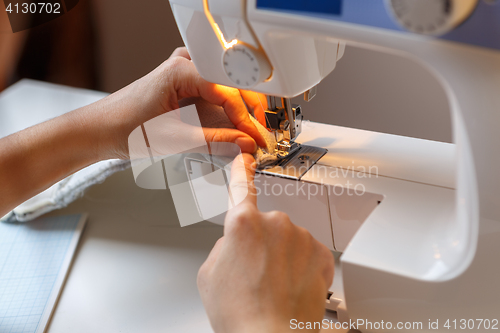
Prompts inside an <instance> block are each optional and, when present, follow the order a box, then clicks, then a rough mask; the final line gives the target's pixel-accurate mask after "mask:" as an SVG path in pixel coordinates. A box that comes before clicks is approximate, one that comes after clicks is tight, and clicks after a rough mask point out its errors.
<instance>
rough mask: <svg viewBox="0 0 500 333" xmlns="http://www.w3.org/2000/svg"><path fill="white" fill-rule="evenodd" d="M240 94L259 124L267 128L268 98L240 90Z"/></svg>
mask: <svg viewBox="0 0 500 333" xmlns="http://www.w3.org/2000/svg"><path fill="white" fill-rule="evenodd" d="M240 94H241V97H243V100H244V101H245V103H246V105H247V106H248V107H249V108H251V109H252V110H253V114H254V115H255V118H257V120H258V121H259V123H261V124H262V126H266V112H265V110H267V108H268V105H267V98H266V96H265V95H264V94H259V93H256V92H253V91H248V90H240Z"/></svg>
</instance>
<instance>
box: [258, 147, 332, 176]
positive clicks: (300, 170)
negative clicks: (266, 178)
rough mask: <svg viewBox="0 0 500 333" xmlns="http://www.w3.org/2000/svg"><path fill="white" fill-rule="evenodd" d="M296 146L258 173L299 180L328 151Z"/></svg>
mask: <svg viewBox="0 0 500 333" xmlns="http://www.w3.org/2000/svg"><path fill="white" fill-rule="evenodd" d="M294 144H295V145H297V147H296V148H295V150H294V151H293V152H289V153H288V155H287V156H285V157H283V158H280V159H278V161H277V162H276V163H275V164H272V165H269V166H266V167H264V168H263V169H261V170H258V172H259V173H262V174H266V175H271V176H278V177H283V178H289V179H295V180H300V178H302V176H304V175H305V174H306V172H307V171H309V169H310V168H311V167H312V166H313V165H314V164H316V163H317V162H318V161H319V160H320V159H321V158H322V157H323V156H324V155H325V154H326V153H327V151H328V150H326V149H324V148H318V147H313V146H306V145H300V144H297V143H294Z"/></svg>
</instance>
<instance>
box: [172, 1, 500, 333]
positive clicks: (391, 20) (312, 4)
mask: <svg viewBox="0 0 500 333" xmlns="http://www.w3.org/2000/svg"><path fill="white" fill-rule="evenodd" d="M170 4H171V6H172V9H173V13H174V15H175V18H176V21H177V24H178V27H179V30H180V32H181V35H182V37H183V40H184V42H185V44H186V46H187V48H188V50H189V53H190V55H191V58H192V60H193V62H194V64H195V65H196V68H197V69H198V71H199V72H200V74H201V75H202V76H203V77H204V78H205V79H207V80H209V81H211V82H214V83H218V84H222V85H226V86H232V87H236V88H240V89H246V90H252V91H255V92H258V93H262V94H266V95H268V96H269V97H268V101H267V102H268V103H267V104H268V110H267V111H266V113H267V119H268V122H267V127H268V128H269V130H271V131H274V133H275V135H276V138H277V139H278V144H277V146H276V151H277V153H278V154H279V162H278V164H279V165H275V166H273V167H271V168H267V169H264V170H261V171H260V172H261V173H262V174H266V175H267V176H266V177H265V179H264V180H262V179H261V181H260V182H256V185H257V186H258V187H259V189H260V190H262V191H264V190H265V187H264V183H266V184H267V185H266V186H269V187H268V188H270V189H272V188H273V186H274V185H279V186H281V189H285V190H286V189H291V188H294V186H296V187H297V188H298V189H299V187H300V186H305V187H306V188H307V190H300V189H299V190H297V191H295V192H293V191H292V190H290V191H291V192H290V193H292V192H293V193H292V194H291V195H288V192H286V193H284V192H283V191H282V192H281V193H271V194H269V195H265V194H263V193H261V194H260V196H259V208H260V209H262V210H274V209H278V210H283V211H285V212H287V213H288V214H289V215H290V217H291V219H292V221H293V222H294V223H296V224H298V225H301V226H304V227H306V228H307V229H308V230H309V231H310V232H311V233H312V235H313V236H314V237H315V238H316V239H318V240H319V241H321V242H322V243H323V244H325V245H326V246H328V247H329V248H330V249H331V250H332V251H335V252H337V254H338V253H342V256H341V258H340V260H339V261H338V262H337V263H336V275H335V281H334V284H333V285H332V288H331V290H330V294H329V296H328V300H327V303H328V304H327V308H329V309H332V310H334V311H337V314H338V318H339V320H340V321H347V320H349V319H351V320H354V321H356V320H366V321H372V322H377V321H380V320H382V319H383V320H384V321H385V322H392V323H394V325H395V323H397V322H421V323H423V324H422V325H423V326H422V327H418V326H417V327H414V326H413V327H411V328H410V329H409V330H422V329H423V330H429V329H430V327H429V325H430V323H431V322H435V321H436V320H439V323H438V328H439V329H447V328H449V329H454V328H457V329H458V328H460V325H462V323H460V320H462V319H464V320H466V321H467V324H469V327H468V328H469V329H472V328H473V329H474V330H476V331H477V330H482V329H488V328H490V329H491V328H493V325H496V328H497V329H498V327H499V326H498V319H499V318H498V314H499V313H500V286H499V285H498V281H500V265H499V264H498V260H497V259H496V257H497V256H498V255H499V254H500V177H499V176H498V174H497V171H498V170H500V155H499V154H498V143H499V142H500V131H499V130H498V126H499V125H500V2H499V1H486V0H387V1H384V0H323V1H320V0H318V1H307V2H306V1H298V0H296V1H295V0H247V1H243V0H241V1H227V0H189V1H188V0H170ZM346 43H347V44H349V45H354V46H359V47H366V48H371V49H375V50H379V51H380V52H386V53H393V54H398V55H400V56H404V57H408V58H410V59H413V60H414V61H416V62H419V63H421V64H422V65H423V67H424V68H425V69H426V70H428V71H430V72H432V73H433V74H434V75H435V76H436V78H437V79H438V80H439V81H440V82H441V84H442V86H443V87H444V89H445V91H446V94H447V97H448V100H449V104H450V109H451V110H450V111H451V118H452V125H453V139H454V145H451V144H444V143H438V142H432V141H425V140H418V139H412V138H404V137H397V136H391V135H387V134H374V133H370V132H366V131H354V132H353V131H348V130H347V129H344V128H341V127H337V126H332V125H325V124H316V123H309V122H304V121H303V120H302V117H304V119H306V118H307V105H304V106H303V107H302V108H300V107H297V106H293V105H292V104H291V103H290V100H289V98H290V97H294V96H297V95H299V94H303V93H305V99H306V100H308V99H310V98H311V97H313V95H314V94H315V86H316V85H317V84H319V83H320V82H321V81H322V79H323V78H324V77H326V76H327V75H328V74H329V73H330V72H332V71H333V70H334V68H335V65H336V63H337V61H338V60H340V59H341V57H342V56H343V53H344V48H345V45H346ZM408 79H411V78H408ZM325 112H327V110H325ZM301 131H302V134H301V135H299V134H300V133H301ZM297 170H299V171H297ZM337 257H338V256H337ZM284 301H286V300H284ZM469 319H472V320H473V322H474V323H473V324H470V323H469ZM476 319H484V320H483V321H482V322H481V324H480V323H479V321H476ZM454 320H455V321H454ZM487 322H488V325H489V326H488V327H487V326H486V323H487ZM495 323H496V324H495ZM446 324H447V325H448V327H446V326H445V325H446ZM470 325H473V327H470ZM478 325H479V326H478ZM375 328H376V327H375ZM375 328H373V327H364V328H363V327H361V328H360V329H361V330H363V331H372V330H375ZM393 328H396V327H393Z"/></svg>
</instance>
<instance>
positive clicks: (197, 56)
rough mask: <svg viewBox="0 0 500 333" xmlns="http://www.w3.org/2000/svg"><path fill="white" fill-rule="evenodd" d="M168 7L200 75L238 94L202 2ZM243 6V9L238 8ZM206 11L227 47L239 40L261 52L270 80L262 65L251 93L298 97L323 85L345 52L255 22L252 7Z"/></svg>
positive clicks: (212, 6)
mask: <svg viewBox="0 0 500 333" xmlns="http://www.w3.org/2000/svg"><path fill="white" fill-rule="evenodd" d="M170 4H171V6H172V11H173V13H174V16H175V19H176V21H177V25H178V27H179V31H180V33H181V35H182V38H183V40H184V43H185V45H186V47H187V48H188V51H189V53H190V55H191V58H192V59H193V62H194V64H195V66H196V69H197V70H198V72H199V73H200V75H201V76H202V77H203V78H204V79H206V80H208V81H210V82H214V83H218V84H222V85H225V86H231V87H237V88H242V86H241V85H238V84H236V82H235V81H233V80H231V79H230V78H229V77H228V76H227V74H226V70H225V68H224V62H223V61H222V59H223V55H224V53H225V52H226V48H224V46H223V45H221V43H220V41H219V38H218V37H217V36H216V34H215V33H214V30H213V27H212V26H211V24H210V22H209V20H208V19H207V17H206V15H205V13H204V8H203V0H170ZM245 4H246V6H247V8H243V7H242V6H243V5H245ZM208 6H209V10H210V14H211V15H212V17H213V19H214V21H215V22H216V23H217V25H218V26H219V28H220V31H221V32H222V34H223V36H224V38H225V40H226V41H227V42H231V41H232V40H233V39H237V40H238V41H240V42H242V43H243V44H247V45H249V46H251V47H253V48H255V49H252V51H253V52H254V53H257V51H258V52H261V53H260V54H259V55H257V54H256V58H260V60H259V62H260V63H261V64H264V62H267V63H268V64H269V66H270V68H271V71H272V73H271V74H272V75H271V77H270V78H269V75H267V68H265V67H266V66H265V65H264V66H262V65H261V70H262V72H261V75H260V78H259V80H258V81H259V82H258V83H257V84H256V85H254V86H252V88H251V89H252V90H253V91H256V92H261V93H264V94H268V95H275V96H281V97H294V96H297V95H299V94H302V93H303V92H305V91H306V90H308V89H310V88H312V87H314V86H315V85H317V84H318V83H319V82H321V80H322V79H323V78H324V77H326V76H327V75H328V74H329V73H330V72H331V71H332V70H333V69H334V68H335V66H336V63H337V60H338V59H339V58H340V57H341V56H342V54H343V52H344V47H345V44H344V43H343V42H341V41H339V40H338V39H336V38H332V37H330V36H329V35H321V34H308V33H307V32H304V29H301V28H300V27H296V29H280V28H279V27H277V26H276V25H274V24H268V23H263V22H259V21H260V19H259V17H255V16H254V15H253V12H252V11H251V10H250V9H251V7H252V6H253V7H255V4H251V1H223V0H209V1H208ZM253 7H252V8H253ZM275 15H277V16H280V15H281V14H275ZM264 59H265V61H264ZM265 74H266V75H265ZM266 76H267V77H266ZM264 77H265V78H264ZM268 78H269V79H268ZM240 82H241V81H240Z"/></svg>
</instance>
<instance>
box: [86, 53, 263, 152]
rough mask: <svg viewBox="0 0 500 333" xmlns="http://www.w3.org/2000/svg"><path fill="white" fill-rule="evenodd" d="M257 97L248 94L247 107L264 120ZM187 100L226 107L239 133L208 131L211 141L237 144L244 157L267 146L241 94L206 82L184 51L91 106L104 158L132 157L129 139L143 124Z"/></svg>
mask: <svg viewBox="0 0 500 333" xmlns="http://www.w3.org/2000/svg"><path fill="white" fill-rule="evenodd" d="M253 95H256V94H255V93H250V92H245V93H244V96H246V97H247V98H248V96H250V98H253V99H252V100H250V102H251V103H249V105H250V107H252V108H254V109H255V108H258V111H257V112H256V113H257V114H259V117H260V118H262V116H261V115H262V114H263V110H261V108H262V106H261V107H260V108H259V107H258V105H254V104H255V101H254V97H253ZM187 97H201V98H203V99H204V100H206V101H207V102H209V103H212V104H214V105H218V106H221V107H223V108H224V111H225V112H226V114H227V116H228V118H229V119H230V120H231V122H232V123H233V124H234V125H235V127H236V128H237V129H223V128H217V129H214V128H204V129H203V132H204V135H205V139H206V141H207V142H210V141H222V142H233V143H236V144H238V145H239V146H240V148H241V150H242V152H246V153H253V152H254V151H255V150H256V148H257V146H256V143H257V144H258V145H259V146H265V141H264V139H263V138H262V136H261V135H260V134H259V132H258V131H257V128H256V127H255V126H254V124H253V123H252V122H251V121H250V118H249V114H248V111H247V108H246V106H245V103H244V102H243V99H242V94H240V91H238V89H235V88H229V87H224V86H221V85H217V84H213V83H209V82H208V81H206V80H204V79H203V78H202V77H201V76H200V75H199V74H198V72H197V70H196V68H195V66H194V64H193V63H192V62H191V60H190V58H189V55H188V53H187V50H186V49H185V48H184V47H183V48H178V49H177V50H175V52H174V53H173V54H172V56H171V57H170V58H169V59H168V60H167V61H165V62H164V63H163V64H162V65H160V66H159V67H158V68H156V69H155V70H153V71H152V72H151V73H149V74H148V75H146V76H144V77H143V78H141V79H139V80H137V81H135V82H133V83H132V84H130V85H129V86H127V87H125V88H123V89H121V90H120V91H118V92H116V93H114V94H112V95H110V96H108V97H106V98H105V99H103V100H101V101H99V102H97V103H95V104H94V105H93V110H90V112H92V113H93V114H94V117H95V115H99V118H100V119H101V124H96V126H101V128H102V131H101V135H100V143H98V147H99V151H98V154H99V156H100V158H101V159H106V158H128V148H127V139H128V136H129V134H130V133H131V132H132V131H133V130H134V129H135V128H136V127H138V126H140V125H141V124H143V123H144V122H146V121H148V120H150V119H152V118H155V117H157V116H159V115H161V114H164V113H166V112H169V111H172V110H176V109H178V108H179V101H180V100H182V99H183V98H187ZM85 111H87V110H85ZM91 117H92V115H91ZM166 139H168V138H166Z"/></svg>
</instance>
